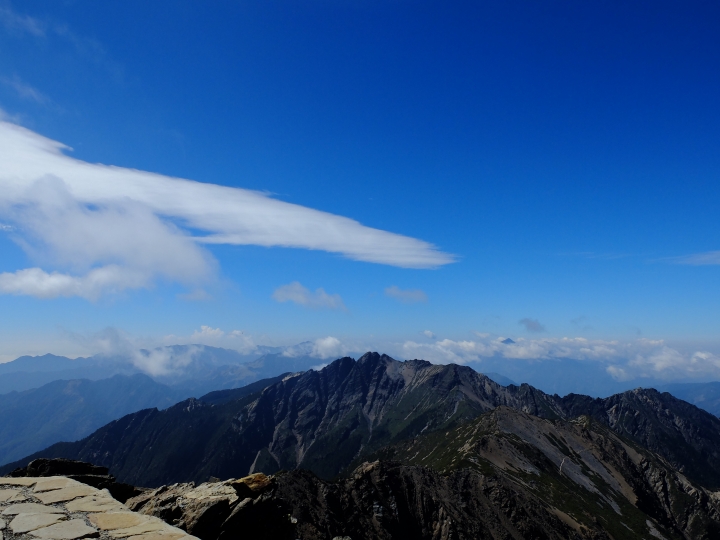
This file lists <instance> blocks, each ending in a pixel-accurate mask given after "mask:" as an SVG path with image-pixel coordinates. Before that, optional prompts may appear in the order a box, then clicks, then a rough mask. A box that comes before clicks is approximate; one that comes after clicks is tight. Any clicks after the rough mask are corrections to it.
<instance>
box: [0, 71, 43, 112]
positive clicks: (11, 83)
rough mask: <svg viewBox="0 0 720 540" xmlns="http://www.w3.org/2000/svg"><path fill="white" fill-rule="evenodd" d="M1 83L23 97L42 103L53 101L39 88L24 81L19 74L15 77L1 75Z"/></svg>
mask: <svg viewBox="0 0 720 540" xmlns="http://www.w3.org/2000/svg"><path fill="white" fill-rule="evenodd" d="M0 83H2V84H3V85H5V86H7V87H9V88H12V89H13V90H14V91H15V92H16V93H17V95H18V96H20V97H21V98H22V99H26V100H30V101H34V102H35V103H39V104H40V105H47V104H49V103H51V101H50V98H48V97H47V96H46V95H45V94H43V93H42V92H40V91H39V90H38V89H37V88H34V87H32V86H30V85H29V84H27V83H26V82H24V81H23V80H22V79H21V78H20V77H18V76H17V75H15V76H13V77H0Z"/></svg>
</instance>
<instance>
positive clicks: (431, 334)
mask: <svg viewBox="0 0 720 540" xmlns="http://www.w3.org/2000/svg"><path fill="white" fill-rule="evenodd" d="M420 333H421V334H422V335H423V336H425V337H426V338H429V339H435V333H434V332H432V331H430V330H423V331H422V332H420Z"/></svg>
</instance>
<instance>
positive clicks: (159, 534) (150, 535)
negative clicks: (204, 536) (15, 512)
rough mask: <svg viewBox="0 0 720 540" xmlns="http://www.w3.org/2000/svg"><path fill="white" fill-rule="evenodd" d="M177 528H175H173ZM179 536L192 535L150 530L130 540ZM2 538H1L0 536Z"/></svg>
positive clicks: (175, 537)
mask: <svg viewBox="0 0 720 540" xmlns="http://www.w3.org/2000/svg"><path fill="white" fill-rule="evenodd" d="M175 530H177V529H175ZM180 538H194V537H192V536H188V535H186V534H185V533H183V532H182V531H178V532H151V533H148V534H140V535H138V536H133V537H132V539H131V540H178V539H180ZM0 540H2V538H0Z"/></svg>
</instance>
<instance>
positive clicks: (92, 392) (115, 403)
mask: <svg viewBox="0 0 720 540" xmlns="http://www.w3.org/2000/svg"><path fill="white" fill-rule="evenodd" d="M183 397H185V396H178V395H177V393H176V392H175V391H174V390H173V389H171V388H169V387H167V386H165V385H162V384H159V383H156V382H155V381H153V380H152V379H151V378H149V377H147V376H145V375H140V374H136V375H132V376H125V375H116V376H114V377H112V378H109V379H103V380H99V381H89V380H86V379H81V380H71V381H55V382H51V383H49V384H46V385H44V386H42V387H40V388H37V389H33V390H26V391H24V392H11V393H9V394H4V395H0V419H2V421H0V463H7V462H9V461H14V460H16V459H19V458H20V457H22V456H26V455H28V454H30V453H32V452H36V451H38V450H39V449H41V448H45V447H47V446H48V445H50V444H53V443H55V442H57V441H76V440H78V439H81V438H83V437H86V436H87V435H88V434H90V433H92V432H93V431H95V430H96V429H98V428H99V427H101V426H103V425H105V424H107V423H108V422H110V421H111V420H114V419H116V418H120V417H121V416H124V415H126V414H128V413H131V412H135V411H138V410H140V409H145V408H148V407H161V408H165V407H168V406H170V405H172V404H174V403H176V402H177V401H178V400H179V399H181V398H183Z"/></svg>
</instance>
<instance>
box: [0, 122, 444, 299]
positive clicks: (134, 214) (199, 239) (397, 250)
mask: <svg viewBox="0 0 720 540" xmlns="http://www.w3.org/2000/svg"><path fill="white" fill-rule="evenodd" d="M66 150H68V148H67V147H66V146H64V145H63V144H61V143H58V142H55V141H52V140H50V139H47V138H45V137H43V136H41V135H38V134H37V133H34V132H32V131H30V130H28V129H25V128H23V127H20V126H17V125H15V124H11V123H8V122H0V219H1V220H2V221H3V222H4V224H3V227H4V230H6V231H9V230H11V231H12V232H11V234H13V235H14V236H15V238H16V239H17V240H18V241H19V242H20V243H21V245H22V246H23V247H24V248H25V249H26V250H28V251H29V252H30V254H31V255H33V256H34V257H35V258H37V259H39V260H41V261H43V263H44V264H50V265H60V266H62V268H63V269H65V270H68V269H69V270H71V271H73V272H75V274H78V273H81V274H83V275H73V276H70V275H68V276H67V277H68V279H65V278H64V277H63V276H65V274H57V273H52V274H48V273H47V272H45V270H41V269H39V268H38V269H25V270H19V271H18V272H15V273H9V272H5V273H3V274H0V293H2V292H4V293H6V294H31V295H34V296H42V297H54V296H83V297H87V298H95V297H97V296H98V295H100V294H102V293H103V291H105V290H121V289H123V288H137V287H144V286H148V285H149V284H151V283H152V281H153V280H155V279H157V278H164V279H167V280H169V281H173V282H181V283H186V284H190V283H195V282H197V281H202V280H203V279H207V278H208V276H210V275H212V273H213V270H214V265H215V262H214V260H213V259H212V257H211V256H210V255H209V253H208V252H207V250H205V249H203V248H202V245H203V244H237V245H258V246H267V247H271V246H278V247H292V248H302V249H313V250H322V251H328V252H331V253H338V254H341V255H343V256H344V257H347V258H349V259H354V260H358V261H366V262H372V263H379V264H387V265H391V266H398V267H402V268H434V267H438V266H442V265H444V264H448V263H451V262H453V261H454V257H453V256H452V255H449V254H447V253H443V252H442V251H440V250H438V249H437V248H436V247H435V246H433V245H432V244H429V243H427V242H424V241H422V240H418V239H415V238H410V237H407V236H402V235H399V234H394V233H391V232H387V231H382V230H378V229H373V228H371V227H366V226H364V225H362V224H360V223H358V222H357V221H354V220H352V219H349V218H345V217H342V216H337V215H333V214H330V213H327V212H321V211H318V210H313V209H311V208H307V207H303V206H299V205H295V204H290V203H286V202H282V201H278V200H276V199H273V198H272V197H270V196H268V195H266V194H264V193H260V192H256V191H251V190H246V189H240V188H231V187H226V186H220V185H215V184H204V183H200V182H194V181H191V180H184V179H180V178H172V177H168V176H163V175H160V174H154V173H149V172H145V171H139V170H135V169H127V168H122V167H114V166H107V165H101V164H92V163H87V162H84V161H81V160H78V159H74V158H72V157H69V156H68V155H66V154H65V153H64V151H66ZM189 231H193V233H194V234H192V235H191V234H190V232H189ZM102 268H107V269H112V271H106V272H101V273H100V274H98V272H97V271H98V269H102ZM27 270H33V272H28V271H27ZM92 272H95V273H94V274H92ZM98 275H103V276H104V278H103V279H102V280H98V279H93V277H95V278H96V277H97V276H98ZM34 277H35V278H37V279H34ZM70 278H71V279H70ZM63 284H67V286H63ZM37 291H42V293H41V294H39V293H38V292H37Z"/></svg>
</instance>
